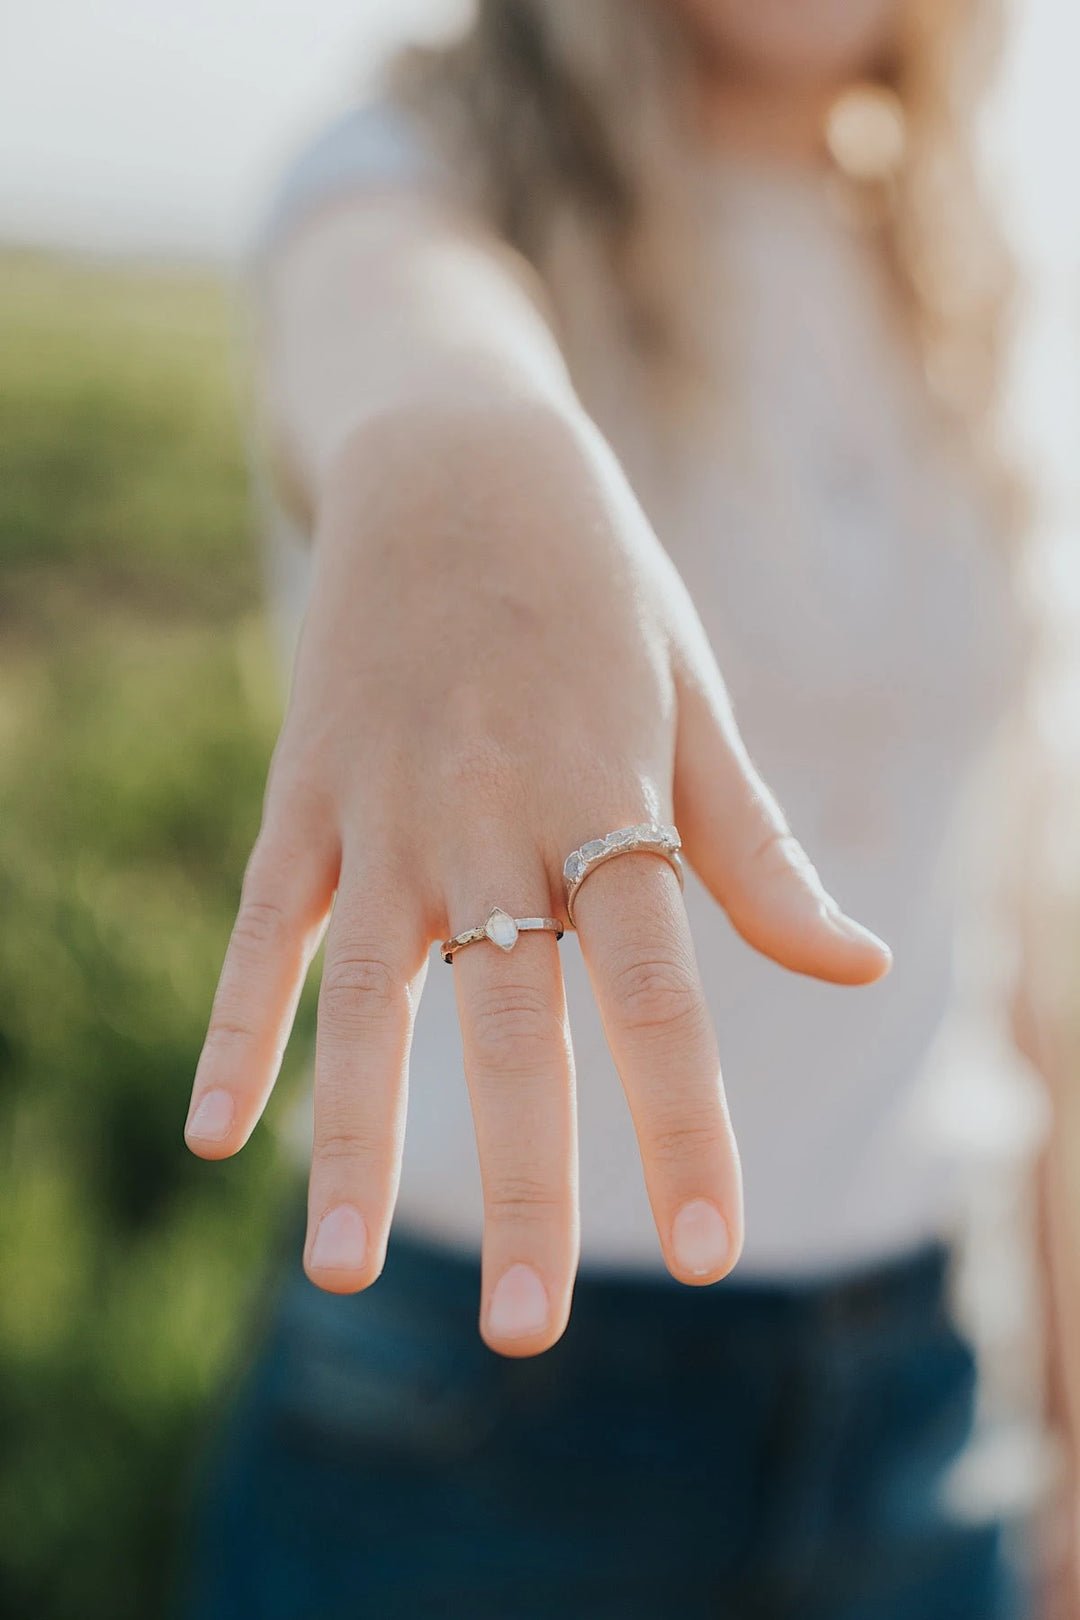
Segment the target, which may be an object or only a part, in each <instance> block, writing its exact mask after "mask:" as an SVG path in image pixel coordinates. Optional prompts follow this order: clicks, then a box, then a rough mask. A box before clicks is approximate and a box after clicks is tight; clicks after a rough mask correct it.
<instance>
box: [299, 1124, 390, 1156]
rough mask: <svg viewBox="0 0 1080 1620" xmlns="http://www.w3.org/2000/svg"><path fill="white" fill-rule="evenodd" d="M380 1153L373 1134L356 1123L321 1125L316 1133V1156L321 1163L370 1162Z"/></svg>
mask: <svg viewBox="0 0 1080 1620" xmlns="http://www.w3.org/2000/svg"><path fill="white" fill-rule="evenodd" d="M378 1153H379V1144H378V1142H376V1141H375V1139H374V1138H373V1137H372V1135H371V1134H370V1133H369V1132H367V1131H365V1130H363V1128H362V1127H359V1126H356V1125H333V1126H330V1127H329V1128H327V1127H325V1126H324V1127H320V1128H319V1129H318V1130H317V1131H316V1134H315V1158H316V1159H317V1160H318V1161H319V1163H320V1164H349V1165H358V1164H360V1165H366V1164H370V1163H371V1162H372V1161H373V1160H374V1159H375V1158H376V1157H377V1156H378Z"/></svg>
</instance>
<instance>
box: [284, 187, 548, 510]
mask: <svg viewBox="0 0 1080 1620" xmlns="http://www.w3.org/2000/svg"><path fill="white" fill-rule="evenodd" d="M530 275H531V272H530V271H529V269H528V267H527V266H526V265H525V264H524V263H523V261H521V260H520V259H519V258H518V257H517V256H516V255H514V254H512V253H510V252H509V250H505V249H503V248H501V247H500V245H499V244H498V243H497V242H495V241H494V240H488V239H486V238H483V237H481V236H479V235H477V234H470V233H469V231H468V230H466V229H465V228H463V227H462V226H461V224H460V223H459V222H458V221H456V220H455V219H452V218H450V217H448V216H447V215H446V214H444V213H443V212H442V211H440V210H439V209H437V208H436V207H434V206H433V205H429V204H420V203H418V202H417V201H416V200H415V199H411V198H395V197H386V198H374V199H363V200H360V201H357V202H349V203H344V204H341V205H339V206H337V207H335V208H332V209H327V210H324V211H323V212H322V213H320V214H319V215H317V216H316V217H314V218H313V219H312V220H311V221H309V222H306V223H305V224H304V225H303V226H302V227H301V228H300V229H299V230H298V231H297V232H296V233H295V234H294V235H293V236H292V237H291V238H290V239H289V240H288V241H286V242H285V243H283V244H282V245H281V246H279V248H278V249H277V250H276V252H275V254H274V256H273V259H272V262H271V263H270V264H269V266H268V268H267V272H266V276H265V280H264V287H263V294H264V296H263V301H262V314H263V327H262V343H261V359H262V367H261V370H262V377H261V384H262V390H261V391H262V401H263V407H264V414H265V417H266V421H267V427H268V430H269V433H270V437H271V441H272V443H273V446H274V451H275V456H276V457H277V458H278V462H279V467H280V464H281V462H282V461H283V462H284V463H285V464H286V467H287V480H288V483H289V485H290V487H291V488H292V489H293V490H294V491H295V492H296V493H298V494H299V496H300V499H301V500H302V501H303V502H304V504H305V505H306V506H307V507H308V508H309V509H310V508H311V507H312V506H313V505H314V504H315V502H316V499H317V494H318V491H319V490H320V488H321V487H322V484H323V481H324V479H325V478H326V475H327V472H328V469H330V468H331V467H332V466H333V465H334V463H335V461H336V459H337V458H338V456H339V455H340V452H341V450H342V448H343V446H345V445H346V444H347V443H349V442H350V441H351V440H352V439H354V438H355V437H356V435H357V433H358V432H359V430H361V429H362V428H363V427H364V426H365V424H367V423H369V422H371V421H372V420H373V419H378V418H381V417H395V418H399V419H404V420H407V419H408V415H409V413H410V412H411V411H412V410H413V409H415V410H416V411H417V413H418V414H419V415H421V416H425V415H426V416H427V417H428V418H429V419H430V418H431V417H432V416H433V415H438V414H440V413H446V414H448V415H452V414H453V413H454V412H455V411H460V412H461V413H462V414H463V415H468V414H469V413H470V412H473V413H476V414H477V415H478V416H480V417H482V416H483V415H484V413H485V412H490V413H491V414H492V416H493V417H494V416H495V415H496V414H497V413H499V412H502V411H506V412H508V413H511V414H512V413H513V412H514V410H515V408H516V407H518V406H542V407H543V408H544V409H545V410H548V411H553V412H556V413H560V414H565V415H566V416H568V417H569V416H571V415H573V414H575V413H577V412H578V409H579V408H578V407H577V404H576V401H575V398H574V394H573V390H572V388H571V385H570V382H569V378H568V376H567V372H566V368H565V366H564V364H563V360H562V356H561V354H560V352H559V348H558V344H557V343H556V340H555V338H554V336H553V333H552V330H551V326H550V324H549V323H548V321H547V319H546V318H545V315H544V313H543V312H542V308H541V300H542V294H541V293H540V291H539V287H538V285H534V284H533V283H532V282H531V280H530Z"/></svg>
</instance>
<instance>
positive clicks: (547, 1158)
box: [447, 833, 578, 1356]
mask: <svg viewBox="0 0 1080 1620" xmlns="http://www.w3.org/2000/svg"><path fill="white" fill-rule="evenodd" d="M455 865H456V867H457V872H456V874H455V882H454V886H453V889H452V890H451V892H450V894H449V895H448V897H447V898H448V907H447V909H448V913H449V917H450V925H451V928H452V930H453V931H454V932H458V931H460V930H462V929H465V928H471V927H475V926H480V925H481V924H482V923H483V922H484V921H485V919H486V917H487V914H488V912H489V911H490V909H491V907H492V906H493V905H498V906H500V907H501V908H502V909H503V910H504V911H506V912H508V913H509V914H510V915H511V916H513V917H525V916H538V915H548V914H550V912H551V904H550V888H549V882H548V877H547V874H546V872H545V870H544V866H543V863H542V861H541V859H540V857H539V855H538V853H537V851H536V849H535V847H528V846H525V845H523V844H522V841H521V838H520V834H519V833H515V834H509V833H508V834H507V836H506V837H505V838H500V837H499V836H498V835H497V834H496V835H495V838H494V840H493V842H492V843H491V845H490V846H489V848H488V849H487V850H486V851H485V852H484V853H483V856H482V858H479V852H476V854H475V855H474V856H473V858H471V859H470V858H469V857H468V856H466V857H465V858H464V859H459V860H457V861H455ZM515 907H516V909H515ZM453 971H454V982H455V991H456V995H457V1003H458V1013H459V1017H460V1020H461V1034H462V1046H463V1053H464V1059H465V1073H466V1077H467V1080H468V1085H469V1096H470V1099H471V1102H472V1110H473V1120H474V1124H475V1129H476V1142H477V1149H478V1152H479V1156H480V1174H481V1182H482V1185H483V1193H484V1242H483V1299H482V1304H481V1332H482V1334H483V1336H484V1338H485V1340H486V1341H487V1343H488V1344H490V1345H491V1347H492V1348H493V1349H495V1350H498V1351H501V1352H502V1354H504V1355H513V1356H519V1355H534V1354H536V1353H537V1351H540V1350H545V1349H547V1348H548V1346H549V1345H551V1344H554V1342H555V1340H556V1339H558V1338H559V1336H560V1334H561V1333H562V1331H563V1329H564V1328H565V1326H566V1320H567V1317H568V1315H569V1311H570V1295H571V1291H572V1288H573V1280H574V1272H575V1270H576V1267H577V1256H578V1207H577V1125H576V1103H575V1092H574V1059H573V1051H572V1048H571V1044H570V1029H569V1024H568V1021H567V1015H566V1000H565V996H564V993H563V982H562V970H561V968H560V965H559V955H558V945H557V943H556V937H555V935H554V934H553V933H523V934H521V935H520V936H519V938H518V940H517V942H516V944H515V945H514V946H513V948H512V949H510V950H508V951H504V950H502V949H500V948H499V946H497V945H495V944H493V943H492V942H491V941H490V940H486V939H484V940H479V941H477V942H476V943H475V944H472V945H468V946H466V947H465V948H464V949H463V950H461V951H459V952H458V954H457V955H456V956H455V958H454V965H453Z"/></svg>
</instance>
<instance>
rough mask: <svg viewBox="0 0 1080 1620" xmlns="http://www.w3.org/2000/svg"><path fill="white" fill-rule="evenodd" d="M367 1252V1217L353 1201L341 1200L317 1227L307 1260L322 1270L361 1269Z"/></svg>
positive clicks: (315, 1267)
mask: <svg viewBox="0 0 1080 1620" xmlns="http://www.w3.org/2000/svg"><path fill="white" fill-rule="evenodd" d="M366 1254H367V1225H366V1223H365V1221H364V1217H363V1216H362V1215H361V1213H360V1211H359V1210H358V1209H354V1208H353V1206H352V1204H339V1205H338V1206H337V1208H336V1209H331V1210H328V1211H327V1213H326V1214H325V1215H324V1216H323V1218H322V1220H321V1221H320V1222H319V1224H318V1226H317V1227H316V1229H315V1237H314V1240H313V1242H312V1245H311V1257H310V1259H309V1261H308V1264H309V1265H310V1266H312V1267H313V1268H314V1269H317V1270H319V1271H359V1269H360V1267H361V1266H362V1265H363V1264H364V1257H365V1256H366Z"/></svg>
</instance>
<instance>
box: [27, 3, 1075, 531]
mask: <svg viewBox="0 0 1080 1620" xmlns="http://www.w3.org/2000/svg"><path fill="white" fill-rule="evenodd" d="M582 3H587V0H582ZM467 7H468V0H303V3H301V0H7V3H6V4H5V5H4V6H3V7H2V8H0V242H3V241H5V240H6V241H9V242H11V241H13V242H22V243H30V244H40V245H52V246H59V247H65V248H75V249H90V250H93V251H101V252H106V253H116V252H120V253H123V252H131V251H135V252H140V253H148V254H152V255H156V256H162V255H164V256H179V255H182V256H185V257H191V256H195V257H210V258H216V259H225V260H228V259H230V258H232V257H234V256H235V254H236V252H237V251H238V249H239V248H240V247H241V245H242V244H243V242H244V240H245V238H246V236H247V234H248V232H249V231H250V228H251V223H252V220H253V219H254V218H255V216H256V215H257V212H258V209H259V208H260V206H261V203H262V200H263V199H264V197H265V195H266V192H267V189H268V187H269V185H270V184H271V181H272V178H273V175H274V173H275V171H276V170H277V169H278V168H279V167H280V165H281V163H282V161H283V159H284V158H285V156H286V155H287V154H288V153H289V152H290V150H292V149H293V148H294V147H295V146H296V144H297V143H298V142H299V141H300V140H302V139H303V137H304V136H305V135H306V134H307V133H309V132H310V131H312V130H314V129H315V128H317V127H318V124H319V122H320V121H321V120H322V119H324V118H326V117H327V116H328V115H329V114H330V113H332V112H333V110H334V109H335V108H336V107H338V106H340V105H341V104H343V103H344V101H345V100H346V99H347V98H348V96H349V95H350V94H351V93H353V92H354V91H355V89H356V88H357V87H362V85H363V84H364V82H365V81H366V80H370V77H371V74H372V72H373V69H374V67H375V66H376V64H377V63H378V61H379V60H380V59H381V58H382V57H383V56H384V55H385V53H386V51H387V50H388V49H389V47H390V46H391V45H392V44H394V43H396V41H397V40H398V39H400V38H401V37H402V36H403V35H405V34H414V35H415V34H422V33H425V32H427V33H430V32H433V31H435V32H437V31H438V30H439V29H440V28H441V29H445V28H447V27H452V26H454V24H455V23H456V22H459V21H460V19H461V18H462V17H463V16H464V15H465V14H466V12H467ZM1009 11H1010V13H1011V25H1010V35H1011V42H1010V46H1009V50H1008V52H1007V55H1006V61H1005V69H1004V72H1003V75H1002V78H1001V82H1000V85H999V88H998V91H997V93H996V95H995V97H994V102H993V106H992V109H991V112H990V115H989V117H988V120H987V126H986V141H985V149H986V157H987V164H988V171H989V175H990V180H991V185H992V189H993V192H994V194H995V196H996V198H997V200H998V202H999V204H1000V208H1001V212H1002V216H1003V218H1004V220H1005V223H1006V226H1007V229H1008V231H1009V234H1010V236H1011V238H1012V241H1013V244H1014V246H1015V248H1016V250H1017V252H1018V254H1019V256H1020V258H1021V260H1022V261H1023V263H1024V266H1025V268H1026V270H1027V287H1028V296H1027V300H1026V303H1025V312H1024V330H1023V337H1022V341H1021V343H1020V344H1019V346H1018V349H1017V361H1016V368H1015V369H1016V378H1015V382H1014V386H1013V389H1012V396H1011V398H1012V409H1013V414H1014V416H1015V418H1016V422H1017V427H1018V432H1019V434H1020V435H1021V439H1022V442H1023V443H1024V445H1025V446H1026V448H1027V449H1028V453H1029V455H1031V456H1032V457H1034V459H1035V461H1036V463H1037V465H1038V467H1039V470H1040V471H1041V473H1042V476H1043V486H1042V487H1043V490H1044V496H1045V499H1046V501H1047V503H1048V514H1047V515H1048V521H1051V522H1056V523H1059V524H1065V523H1066V522H1068V523H1069V524H1070V525H1071V524H1074V523H1075V522H1076V518H1077V514H1078V513H1080V478H1078V474H1077V471H1076V468H1077V466H1078V461H1080V458H1078V454H1077V452H1078V447H1080V186H1078V185H1077V183H1076V180H1075V166H1076V159H1077V156H1078V155H1080V94H1078V91H1077V67H1076V64H1077V62H1080V6H1078V5H1077V4H1076V0H1010V3H1009Z"/></svg>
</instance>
